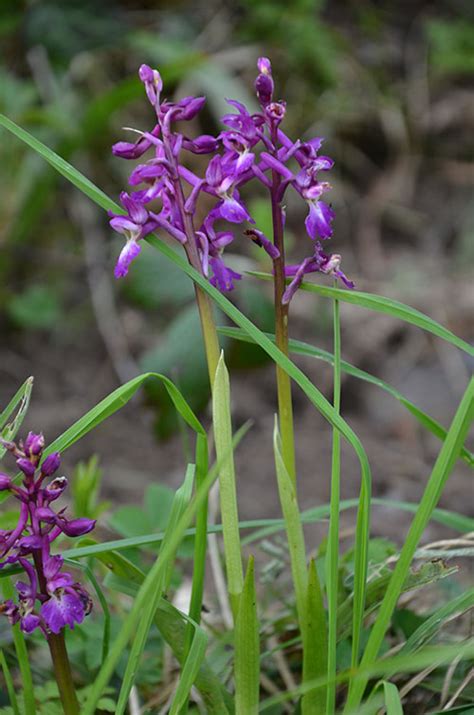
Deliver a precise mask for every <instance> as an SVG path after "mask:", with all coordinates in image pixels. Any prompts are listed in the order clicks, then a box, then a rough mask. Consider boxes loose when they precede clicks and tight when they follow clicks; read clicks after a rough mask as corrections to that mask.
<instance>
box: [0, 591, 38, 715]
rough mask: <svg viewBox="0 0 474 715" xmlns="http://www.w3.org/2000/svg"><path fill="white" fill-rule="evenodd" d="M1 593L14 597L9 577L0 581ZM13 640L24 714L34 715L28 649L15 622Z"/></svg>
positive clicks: (18, 625) (33, 696)
mask: <svg viewBox="0 0 474 715" xmlns="http://www.w3.org/2000/svg"><path fill="white" fill-rule="evenodd" d="M2 588H3V595H4V597H5V599H12V598H13V597H14V588H13V586H12V584H11V581H10V579H9V578H6V579H4V580H3V581H2ZM12 633H13V642H14V644H15V652H16V657H17V660H18V666H19V668H20V673H21V680H22V683H23V705H24V710H25V715H36V704H35V691H34V686H33V679H32V677H31V668H30V661H29V659H28V650H27V648H26V643H25V637H24V635H23V633H22V631H21V630H20V624H19V623H16V624H15V625H14V626H12Z"/></svg>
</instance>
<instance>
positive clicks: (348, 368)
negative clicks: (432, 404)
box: [217, 327, 474, 467]
mask: <svg viewBox="0 0 474 715" xmlns="http://www.w3.org/2000/svg"><path fill="white" fill-rule="evenodd" d="M217 331H218V333H220V334H221V335H225V336H227V337H229V338H234V339H235V340H241V341H245V342H251V343H254V341H253V340H252V338H250V337H249V336H248V335H247V334H246V333H245V332H244V331H243V330H241V329H240V328H228V327H219V328H218V329H217ZM266 336H267V337H268V338H269V339H270V340H271V341H272V342H275V336H274V335H272V334H271V333H266ZM289 348H290V352H291V353H295V354H296V355H306V356H308V357H313V358H316V359H317V360H324V362H327V363H329V364H330V365H334V355H332V354H331V353H329V352H327V351H326V350H322V349H321V348H316V347H313V346H312V345H309V344H308V343H305V342H303V341H301V340H290V342H289ZM341 370H342V371H343V372H345V373H346V374H347V375H352V376H353V377H356V378H357V379H359V380H363V381H364V382H369V383H371V384H372V385H377V387H380V388H381V389H382V390H385V391H386V392H388V393H389V394H390V395H392V396H393V397H395V398H396V399H397V400H398V401H399V402H400V404H402V405H403V406H404V407H406V409H407V410H408V411H409V412H411V414H412V415H413V416H414V417H415V418H416V419H417V420H418V422H419V423H420V424H421V425H422V426H423V427H425V428H426V429H428V430H429V431H430V432H431V433H432V434H434V435H435V436H436V437H438V438H439V439H440V440H442V441H443V440H444V439H445V438H446V430H445V428H444V427H442V425H440V424H439V422H437V421H436V420H435V419H433V417H430V415H428V414H426V412H423V410H422V409H420V408H419V407H418V406H417V405H415V404H414V403H413V402H410V400H408V399H407V398H406V397H405V396H404V395H402V393H401V392H399V391H398V390H396V389H395V388H394V387H392V386H391V385H389V384H388V382H384V381H383V380H381V379H380V378H378V377H375V375H371V374H370V373H369V372H365V370H360V369H359V368H358V367H355V366H354V365H351V363H349V362H346V361H345V360H341ZM461 457H462V458H463V459H464V461H465V462H467V464H469V466H471V467H472V466H474V454H473V453H472V452H470V451H469V450H468V449H466V448H465V447H463V448H462V450H461Z"/></svg>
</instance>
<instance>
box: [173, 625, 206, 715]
mask: <svg viewBox="0 0 474 715" xmlns="http://www.w3.org/2000/svg"><path fill="white" fill-rule="evenodd" d="M188 622H189V623H190V625H191V626H193V628H194V636H193V639H192V642H191V647H190V649H189V651H188V653H187V655H186V660H185V661H184V665H183V667H182V670H181V674H180V676H179V683H178V687H177V688H176V692H175V694H174V698H173V702H172V704H171V708H170V711H169V713H170V715H179V712H180V710H181V708H183V707H184V706H185V705H186V702H187V700H188V697H189V693H190V692H191V688H192V687H193V685H194V681H195V680H196V677H197V674H198V672H199V669H200V667H201V665H202V662H203V661H204V656H205V655H206V647H207V640H208V638H207V635H206V633H205V632H204V631H203V630H202V628H199V626H198V625H197V623H194V624H193V623H191V622H190V621H189V620H188Z"/></svg>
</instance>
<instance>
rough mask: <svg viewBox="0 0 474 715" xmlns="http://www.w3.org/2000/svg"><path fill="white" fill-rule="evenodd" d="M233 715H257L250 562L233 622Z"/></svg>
mask: <svg viewBox="0 0 474 715" xmlns="http://www.w3.org/2000/svg"><path fill="white" fill-rule="evenodd" d="M234 676H235V715H257V713H258V711H259V710H258V704H259V699H260V698H259V695H260V638H259V624H258V615H257V595H256V592H255V577H254V561H253V556H250V557H249V562H248V566H247V573H246V574H245V581H244V585H243V591H242V595H241V597H240V601H239V609H238V612H237V618H236V622H235V658H234Z"/></svg>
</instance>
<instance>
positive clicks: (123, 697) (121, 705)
mask: <svg viewBox="0 0 474 715" xmlns="http://www.w3.org/2000/svg"><path fill="white" fill-rule="evenodd" d="M194 471H195V468H194V464H190V465H188V468H187V469H186V476H185V478H184V482H183V484H182V486H181V487H180V488H179V489H178V490H177V491H176V494H175V496H174V499H173V503H172V506H171V514H170V518H169V522H168V526H167V527H166V531H165V537H164V539H163V544H162V547H161V552H160V553H162V552H164V551H165V549H166V546H167V544H168V543H169V542H170V541H171V537H172V534H173V533H174V530H175V529H176V528H177V526H178V523H179V521H180V519H181V517H182V516H183V514H184V512H185V510H186V507H187V506H188V505H189V502H190V499H191V494H192V489H193V483H194ZM178 546H179V543H178V544H177V545H176V548H175V549H174V550H172V551H170V553H168V554H167V556H166V562H165V564H164V567H163V568H162V569H161V573H160V575H159V577H157V578H156V579H155V581H154V584H153V587H152V588H150V589H149V590H148V599H147V601H146V603H144V604H143V606H142V609H141V614H140V620H139V622H138V624H137V629H136V633H135V635H134V637H133V642H132V647H131V649H130V655H129V657H128V661H127V667H126V669H125V674H124V676H123V678H122V685H121V687H120V693H119V697H118V702H117V706H116V711H115V712H116V714H117V715H123V713H124V712H125V708H126V707H127V704H128V698H129V696H130V691H131V689H132V686H133V684H134V682H135V678H136V676H137V672H138V668H139V665H140V660H141V658H142V655H143V651H144V649H145V645H146V641H147V638H148V633H149V630H150V628H151V625H152V623H153V619H154V616H155V612H156V609H157V607H158V601H159V600H160V598H161V596H162V594H163V593H164V592H165V591H166V590H167V589H168V588H169V583H170V580H171V576H172V568H173V563H174V559H175V556H176V549H177V547H178ZM158 561H159V556H158Z"/></svg>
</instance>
